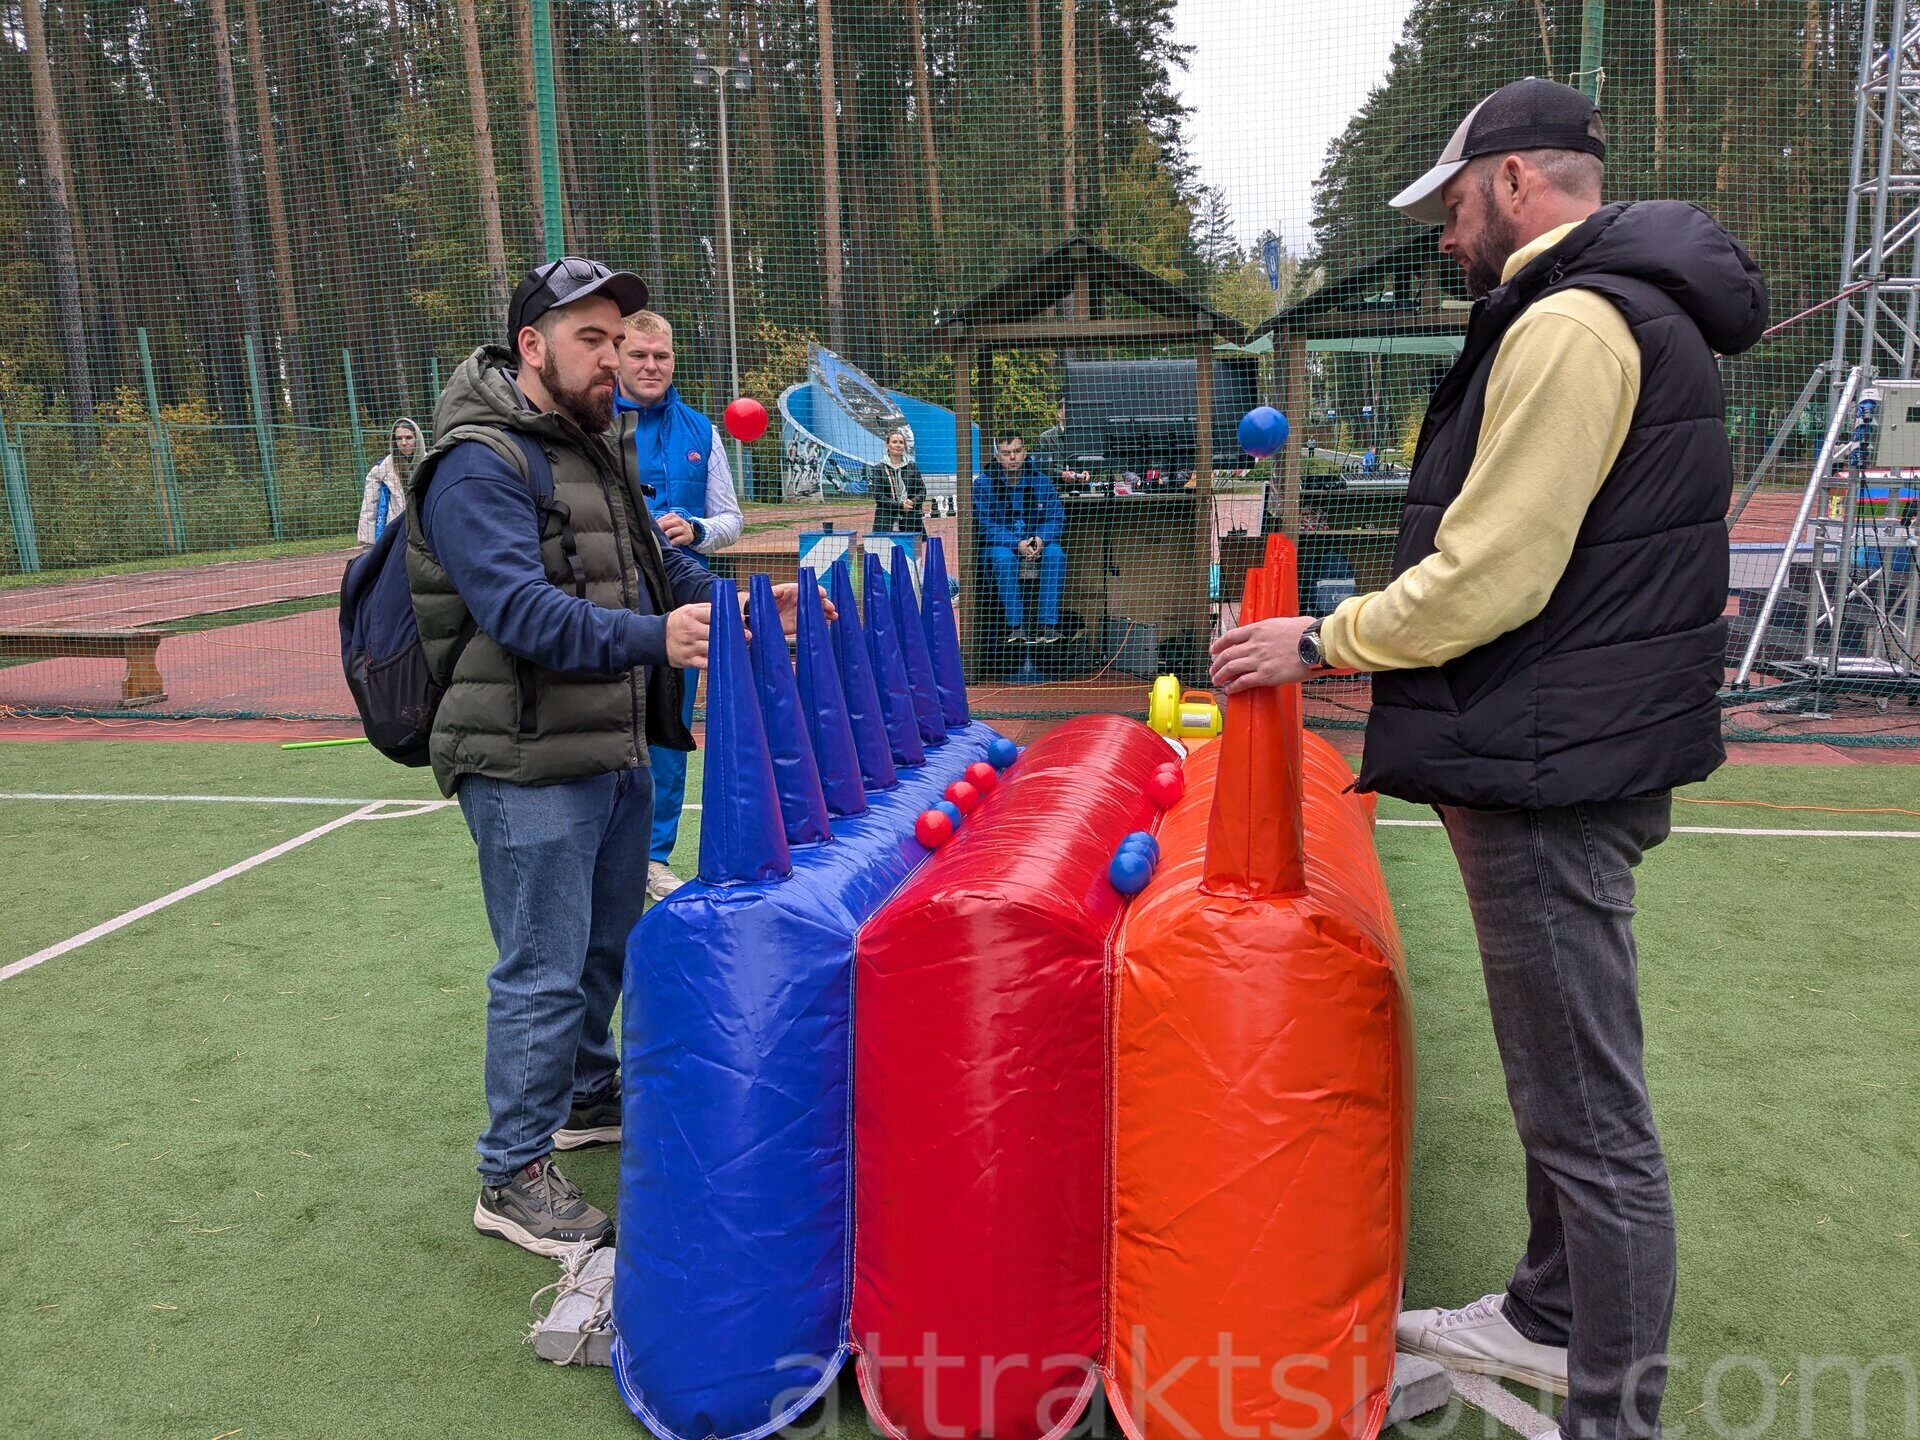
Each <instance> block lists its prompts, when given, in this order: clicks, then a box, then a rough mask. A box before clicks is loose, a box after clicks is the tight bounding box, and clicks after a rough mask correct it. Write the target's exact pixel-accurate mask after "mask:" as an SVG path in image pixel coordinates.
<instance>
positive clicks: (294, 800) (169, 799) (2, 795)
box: [0, 790, 1439, 824]
mask: <svg viewBox="0 0 1920 1440" xmlns="http://www.w3.org/2000/svg"><path fill="white" fill-rule="evenodd" d="M0 800H90V801H96V802H100V801H120V800H125V801H133V802H140V803H146V804H165V805H325V806H328V807H330V808H334V809H337V808H339V807H340V806H342V805H418V806H420V807H422V808H421V811H420V812H419V813H422V814H424V813H425V812H426V811H428V810H444V809H446V808H447V807H448V806H449V805H455V804H458V803H459V802H458V801H454V800H374V799H370V798H368V797H367V796H364V795H361V796H351V795H111V794H107V793H105V792H104V791H72V792H66V793H59V792H55V791H51V790H11V791H0ZM680 808H681V809H682V810H698V809H699V808H700V807H699V806H698V805H682V806H681V807H680ZM409 813H413V812H409ZM368 818H369V819H373V820H397V819H402V818H404V817H403V816H398V815H373V816H369V817H368ZM1435 823H1436V824H1438V823H1439V822H1438V821H1436V822H1435Z"/></svg>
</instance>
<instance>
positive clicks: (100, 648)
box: [0, 626, 173, 706]
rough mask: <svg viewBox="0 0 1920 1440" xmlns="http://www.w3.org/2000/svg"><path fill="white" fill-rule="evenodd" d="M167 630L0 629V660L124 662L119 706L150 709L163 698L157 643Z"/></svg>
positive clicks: (158, 646) (165, 693) (164, 697)
mask: <svg viewBox="0 0 1920 1440" xmlns="http://www.w3.org/2000/svg"><path fill="white" fill-rule="evenodd" d="M172 633H173V632H172V631H171V630H163V629H158V628H142V629H137V630H109V629H94V630H81V629H65V628H60V627H55V626H47V627H38V628H36V627H32V626H19V627H14V628H9V629H0V658H7V659H15V660H60V659H66V658H69V657H72V656H86V657H89V658H104V659H114V660H125V661H126V662H127V673H126V677H125V678H124V679H123V680H121V682H120V703H121V704H122V705H127V706H133V705H154V704H158V703H159V702H160V701H162V700H164V699H166V698H167V692H166V690H165V689H164V688H163V687H162V685H161V683H160V665H159V661H158V658H157V656H158V653H159V650H160V642H161V641H162V640H164V639H166V638H167V636H169V635H171V634H172Z"/></svg>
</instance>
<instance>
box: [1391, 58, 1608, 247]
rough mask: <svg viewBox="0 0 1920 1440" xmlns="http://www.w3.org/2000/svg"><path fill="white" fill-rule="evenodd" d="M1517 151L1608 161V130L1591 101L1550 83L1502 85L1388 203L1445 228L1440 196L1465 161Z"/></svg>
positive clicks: (1528, 81)
mask: <svg viewBox="0 0 1920 1440" xmlns="http://www.w3.org/2000/svg"><path fill="white" fill-rule="evenodd" d="M1516 150H1581V151H1584V152H1586V153H1587V154H1589V155H1596V156H1598V157H1599V158H1600V159H1602V160H1604V159H1606V158H1607V127H1606V126H1605V125H1604V124H1602V123H1601V120H1600V112H1599V110H1598V109H1597V108H1595V106H1594V103H1593V101H1591V100H1589V99H1588V98H1587V97H1586V96H1585V95H1583V94H1581V93H1580V92H1579V91H1578V90H1575V89H1574V88H1573V87H1572V86H1571V85H1562V84H1559V83H1558V82H1557V81H1553V80H1541V79H1539V78H1538V77H1535V76H1529V77H1528V78H1527V79H1525V80H1516V81H1514V82H1513V83H1512V84H1511V85H1502V86H1501V87H1500V88H1499V89H1498V90H1496V91H1494V92H1493V93H1492V94H1491V95H1489V96H1487V98H1486V99H1484V100H1482V101H1481V102H1480V103H1479V104H1478V105H1476V106H1474V107H1473V109H1471V110H1469V111H1468V112H1467V118H1466V119H1464V120H1462V121H1461V122H1460V125H1459V128H1458V129H1456V130H1455V131H1454V132H1453V138H1452V139H1451V140H1449V141H1447V146H1446V149H1444V150H1442V151H1441V152H1440V158H1439V159H1438V160H1436V161H1434V162H1433V168H1432V169H1430V170H1428V171H1427V173H1426V174H1424V175H1422V176H1421V177H1420V178H1419V179H1418V180H1416V181H1414V182H1413V183H1412V184H1411V185H1409V186H1407V188H1406V189H1404V190H1402V191H1401V192H1400V193H1399V194H1398V195H1396V196H1394V197H1393V199H1391V200H1389V201H1388V202H1387V203H1388V204H1389V205H1391V206H1393V208H1394V209H1396V210H1398V211H1399V212H1400V213H1401V214H1403V215H1407V216H1410V217H1412V218H1413V219H1415V220H1420V221H1424V222H1425V223H1426V224H1428V225H1444V224H1445V223H1446V220H1447V207H1446V203H1445V202H1444V201H1443V200H1441V198H1440V192H1441V191H1442V190H1443V189H1445V188H1446V184H1447V182H1448V181H1449V180H1451V179H1452V178H1453V177H1454V176H1456V175H1458V174H1459V173H1460V172H1461V171H1462V170H1464V169H1465V168H1466V165H1467V162H1468V161H1469V160H1472V159H1475V158H1476V157H1478V156H1481V155H1510V154H1512V153H1513V152H1514V151H1516Z"/></svg>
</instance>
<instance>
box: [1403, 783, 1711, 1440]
mask: <svg viewBox="0 0 1920 1440" xmlns="http://www.w3.org/2000/svg"><path fill="white" fill-rule="evenodd" d="M1672 808H1673V801H1672V797H1671V796H1669V795H1666V794H1661V795H1656V796H1649V797H1644V798H1639V799H1632V800H1614V801H1607V802H1604V803H1600V804H1593V805H1575V806H1572V807H1569V808H1566V809H1559V810H1468V809H1462V808H1458V807H1454V806H1445V807H1441V809H1440V812H1439V813H1440V818H1441V820H1442V822H1443V823H1444V824H1445V825H1446V827H1447V837H1448V839H1449V840H1451V841H1452V843H1453V853H1454V856H1455V858H1456V859H1457V860H1458V861H1459V863H1460V874H1461V876H1462V878H1463V879H1464V880H1465V882H1466V890H1467V903H1468V905H1469V906H1470V907H1471V908H1472V911H1473V924H1474V929H1475V931H1476V932H1477V933H1478V935H1479V939H1480V959H1481V965H1482V968H1483V970H1484V971H1485V974H1486V982H1487V1001H1488V1004H1489V1006H1490V1008H1491V1010H1492V1013H1493V1033H1494V1039H1495V1041H1496V1042H1497V1043H1498V1045H1499V1048H1500V1064H1501V1066H1502V1068H1503V1069H1504V1070H1505V1072H1506V1079H1507V1099H1508V1102H1509V1103H1510V1104H1511V1105H1512V1106H1513V1119H1514V1124H1515V1125H1516V1126H1517V1127H1518V1129H1519V1132H1520V1142H1521V1144H1522V1145H1523V1146H1524V1147H1525V1149H1526V1155H1527V1167H1526V1168H1527V1217H1528V1221H1529V1229H1528V1234H1527V1249H1526V1254H1525V1256H1524V1257H1522V1259H1521V1261H1520V1263H1519V1265H1518V1266H1517V1267H1516V1268H1515V1270H1514V1272H1513V1279H1512V1280H1511V1281H1510V1282H1509V1283H1508V1286H1507V1299H1506V1314H1507V1319H1508V1320H1509V1321H1511V1322H1512V1324H1513V1325H1514V1327H1515V1328H1516V1329H1518V1330H1519V1331H1520V1333H1521V1334H1523V1335H1525V1336H1526V1337H1527V1338H1528V1339H1530V1340H1533V1341H1535V1342H1536V1343H1539V1344H1542V1345H1564V1346H1566V1347H1567V1350H1568V1357H1567V1374H1568V1396H1567V1403H1566V1406H1565V1408H1564V1410H1563V1411H1562V1413H1561V1429H1562V1430H1563V1431H1564V1432H1565V1434H1566V1435H1567V1437H1568V1440H1627V1437H1634V1440H1640V1437H1651V1436H1657V1435H1658V1434H1659V1433H1660V1428H1659V1414H1660V1398H1661V1395H1662V1393H1663V1392H1664V1391H1665V1389H1666V1378H1667V1376H1666V1364H1665V1352H1666V1347H1667V1331H1668V1328H1669V1326H1670V1324H1671V1323H1672V1319H1673V1291H1674V1271H1675V1264H1676V1256H1675V1249H1674V1227H1673V1197H1672V1193H1671V1191H1670V1189H1669V1187H1668V1184H1667V1166H1666V1159H1665V1157H1664V1156H1663V1155H1662V1154H1661V1151H1660V1136H1659V1133H1658V1132H1657V1131H1656V1130H1655V1128H1654V1123H1653V1107H1652V1104H1651V1102H1650V1101H1649V1099H1648V1096H1647V1082H1646V1074H1645V1070H1644V1068H1643V1066H1642V1063H1641V1061H1642V1040H1641V1028H1640V999H1639V979H1638V957H1637V955H1636V953H1635V950H1634V944H1633V917H1634V905H1633V894H1634V880H1633V871H1634V867H1635V866H1636V865H1638V864H1639V863H1640V857H1641V855H1642V854H1643V853H1644V852H1646V851H1647V850H1650V849H1652V848H1653V847H1654V846H1655V845H1658V844H1659V843H1660V842H1661V841H1662V840H1664V839H1666V838H1667V833H1668V829H1669V826H1670V823H1671V819H1672Z"/></svg>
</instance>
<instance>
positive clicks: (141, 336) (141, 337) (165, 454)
mask: <svg viewBox="0 0 1920 1440" xmlns="http://www.w3.org/2000/svg"><path fill="white" fill-rule="evenodd" d="M133 333H134V336H135V338H136V339H137V340H138V341H139V344H140V378H141V379H142V380H143V381H145V382H146V387H147V424H148V425H149V426H150V427H151V428H152V431H153V442H152V444H151V445H149V446H148V450H149V452H150V453H151V454H152V456H153V489H154V498H155V499H156V500H157V501H158V502H159V505H160V528H161V530H162V531H163V532H164V534H165V535H166V541H167V553H168V554H169V555H178V554H179V553H180V552H181V551H182V550H184V549H186V548H187V546H186V534H185V531H186V525H185V523H184V521H183V517H182V516H181V514H180V474H179V472H178V471H177V470H176V469H175V468H174V464H173V442H172V441H171V440H169V439H168V438H167V422H166V421H165V420H164V419H163V418H161V415H160V387H159V386H158V385H157V384H155V383H154V379H153V350H152V347H150V346H149V345H148V344H147V327H146V326H144V325H141V326H138V327H137V328H136V329H135V330H134V332H133Z"/></svg>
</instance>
